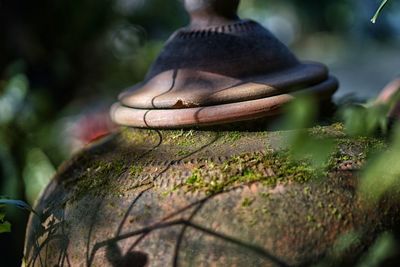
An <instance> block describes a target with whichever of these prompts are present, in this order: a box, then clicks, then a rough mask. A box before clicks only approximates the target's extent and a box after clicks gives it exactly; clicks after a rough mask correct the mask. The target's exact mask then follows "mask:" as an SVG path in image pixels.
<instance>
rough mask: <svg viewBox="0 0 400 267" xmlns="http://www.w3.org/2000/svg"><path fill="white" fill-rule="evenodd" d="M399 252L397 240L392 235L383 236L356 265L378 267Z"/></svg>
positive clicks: (359, 266)
mask: <svg viewBox="0 0 400 267" xmlns="http://www.w3.org/2000/svg"><path fill="white" fill-rule="evenodd" d="M396 251H397V246H396V240H395V238H394V237H393V235H392V234H390V233H384V234H382V235H381V236H380V237H379V238H378V239H377V240H376V241H375V244H374V245H373V246H372V247H371V248H370V249H369V250H368V252H367V253H366V255H365V256H364V257H363V258H362V259H361V261H360V262H359V263H358V264H357V265H356V266H357V267H378V266H384V265H382V264H383V263H384V261H385V260H386V259H388V258H390V257H391V256H392V255H393V254H394V253H396Z"/></svg>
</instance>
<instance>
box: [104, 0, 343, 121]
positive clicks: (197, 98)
mask: <svg viewBox="0 0 400 267" xmlns="http://www.w3.org/2000/svg"><path fill="white" fill-rule="evenodd" d="M238 4H239V1H238V0H235V1H232V0H197V1H196V0H186V1H185V7H186V9H187V10H188V12H189V13H190V15H191V23H190V25H189V26H188V27H186V28H182V29H180V30H178V31H176V32H175V33H174V34H173V35H172V36H171V38H170V39H169V40H168V42H167V43H166V45H165V47H164V49H163V51H162V52H161V54H160V55H159V56H158V58H157V59H156V61H155V62H154V64H153V65H152V67H151V69H150V70H149V72H148V74H147V76H146V78H145V80H144V81H143V82H142V83H140V84H138V85H136V86H134V87H132V88H131V89H129V90H127V91H126V92H124V93H122V94H121V95H120V104H119V105H117V106H116V107H114V109H113V112H112V115H113V117H114V120H115V121H116V122H118V123H121V124H129V125H132V126H139V127H173V125H175V126H176V127H185V126H200V125H203V124H205V123H202V122H201V121H202V120H203V119H204V120H205V121H207V123H206V124H207V125H208V124H212V123H223V122H228V121H236V119H237V120H241V119H243V118H242V117H246V119H251V116H254V114H253V113H251V114H250V113H249V114H248V106H252V104H253V103H252V102H251V101H256V100H261V99H264V102H268V103H270V102H271V101H265V98H269V97H276V96H282V95H283V94H288V96H290V94H291V93H293V92H296V91H298V90H303V89H307V88H311V87H315V86H318V85H319V84H321V83H323V84H329V88H323V89H321V90H327V91H329V92H330V93H329V94H328V95H329V97H330V95H331V94H332V93H333V92H334V91H335V90H336V88H337V83H336V82H335V81H334V80H332V79H330V78H329V76H328V70H327V69H326V67H325V66H323V65H321V64H317V63H301V62H299V61H298V59H297V58H296V57H295V56H294V55H293V54H292V53H291V52H290V51H289V49H288V48H287V47H286V46H285V45H284V44H282V43H281V42H280V41H279V40H278V39H276V38H275V37H274V36H273V35H272V34H271V33H270V32H269V31H268V30H266V29H265V28H263V27H262V26H261V25H260V24H258V23H257V22H254V21H252V20H241V19H239V18H238V16H237V15H236V10H237V7H238ZM327 80H329V81H330V82H329V83H326V81H327ZM329 97H328V98H329ZM244 102H249V103H244ZM273 102H274V101H273ZM274 103H275V102H274ZM226 104H234V105H235V108H237V109H239V111H238V114H236V115H235V117H232V118H229V119H228V118H225V117H224V118H220V119H216V118H215V116H214V115H212V114H208V113H207V112H205V111H204V110H206V111H208V110H210V109H207V107H213V108H214V110H215V108H216V106H218V110H219V112H220V110H221V108H226V107H222V106H221V105H226ZM278 104H279V103H278ZM281 104H283V102H282V103H281ZM278 106H279V105H277V104H276V103H275V106H274V107H278ZM240 107H243V108H245V107H246V109H244V110H243V114H241V113H240V109H241V108H240ZM191 108H202V112H203V114H204V115H203V116H204V117H202V118H201V119H200V118H192V119H190V118H189V117H188V118H187V120H185V122H184V123H182V122H178V121H175V119H174V117H175V116H172V117H170V115H168V117H166V118H164V116H163V111H165V112H164V114H170V113H171V111H170V112H167V110H171V109H172V110H175V111H174V112H175V113H174V112H172V113H174V114H177V112H178V111H177V110H178V109H179V110H180V111H179V113H181V114H184V113H185V114H186V115H188V116H192V115H189V114H193V113H196V112H194V110H190V109H191ZM265 108H268V109H271V108H272V107H270V106H268V107H265ZM134 109H135V110H134ZM123 110H124V112H125V113H124V114H125V115H124V119H122V117H121V116H122V115H121V114H122V111H123ZM134 111H135V112H134ZM142 111H145V113H146V112H148V111H151V112H153V111H157V112H156V114H157V117H158V118H159V120H158V122H157V123H156V122H155V121H153V122H150V121H147V122H145V121H144V120H143V118H136V116H138V112H139V113H140V114H141V113H142ZM126 112H128V113H129V114H130V115H126ZM204 112H205V113H204ZM275 113H276V112H275ZM146 114H147V113H146ZM196 114H198V113H196ZM263 114H264V115H265V112H263ZM271 114H272V112H271ZM239 115H243V116H239ZM250 115H251V116H250ZM264 115H263V116H264ZM126 116H127V117H129V116H132V117H131V119H132V120H131V121H130V122H129V123H128V122H127V121H126V118H125V117H126ZM134 117H135V118H134ZM185 117H186V116H185ZM163 118H164V119H163ZM138 120H140V121H141V123H138V122H134V121H138ZM160 120H161V121H163V122H162V123H161V121H160ZM164 120H165V121H164Z"/></svg>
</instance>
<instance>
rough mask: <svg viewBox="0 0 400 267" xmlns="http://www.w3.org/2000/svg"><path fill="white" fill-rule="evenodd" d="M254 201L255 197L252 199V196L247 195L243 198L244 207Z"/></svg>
mask: <svg viewBox="0 0 400 267" xmlns="http://www.w3.org/2000/svg"><path fill="white" fill-rule="evenodd" d="M253 202H254V199H250V198H247V197H246V198H245V199H243V202H242V207H250V206H251V205H252V204H253Z"/></svg>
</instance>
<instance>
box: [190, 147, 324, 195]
mask: <svg viewBox="0 0 400 267" xmlns="http://www.w3.org/2000/svg"><path fill="white" fill-rule="evenodd" d="M316 174H317V172H316V170H315V169H313V168H312V167H311V165H310V164H308V163H307V162H305V161H294V160H292V159H290V157H289V153H288V152H271V153H269V154H267V155H262V154H261V153H255V154H252V155H241V156H233V157H231V158H230V159H228V160H226V161H225V162H224V163H222V164H214V163H212V162H206V164H205V166H204V167H202V168H201V169H195V170H194V171H193V172H192V174H191V175H190V176H189V177H188V178H187V180H186V182H185V184H184V187H185V188H186V190H188V191H203V192H206V193H207V194H215V193H218V192H222V191H224V190H226V189H229V188H232V187H234V186H237V185H242V184H248V183H252V182H262V183H263V184H265V185H267V186H273V185H276V184H277V183H285V182H289V181H295V182H300V183H303V182H307V181H309V180H310V179H312V178H315V177H316Z"/></svg>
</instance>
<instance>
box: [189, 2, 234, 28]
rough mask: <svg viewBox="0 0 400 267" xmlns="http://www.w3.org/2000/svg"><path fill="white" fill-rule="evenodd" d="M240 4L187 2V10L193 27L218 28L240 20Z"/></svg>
mask: <svg viewBox="0 0 400 267" xmlns="http://www.w3.org/2000/svg"><path fill="white" fill-rule="evenodd" d="M239 3H240V0H185V8H186V11H187V12H188V13H189V14H190V17H191V20H192V22H191V26H192V27H205V26H216V25H221V24H227V23H228V22H231V21H233V20H238V19H239V17H238V16H237V9H238V7H239Z"/></svg>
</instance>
